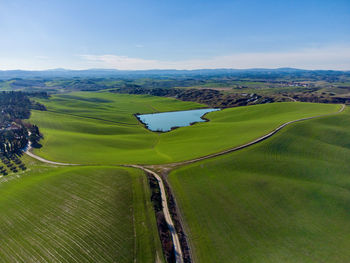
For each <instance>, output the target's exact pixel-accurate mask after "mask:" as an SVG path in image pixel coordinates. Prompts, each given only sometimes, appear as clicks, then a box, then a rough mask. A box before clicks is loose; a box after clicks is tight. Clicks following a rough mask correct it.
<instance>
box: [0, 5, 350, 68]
mask: <svg viewBox="0 0 350 263" xmlns="http://www.w3.org/2000/svg"><path fill="white" fill-rule="evenodd" d="M0 36H1V38H0V69H1V70H8V69H27V70H43V69H54V68H66V69H89V68H109V69H120V70H130V69H132V70H141V69H202V68H237V69H244V68H278V67H295V68H303V69H337V70H350V0H274V1H272V0H239V1H238V0H211V1H208V0H176V1H174V0H147V1H146V0H124V1H120V0H45V1H43V0H29V1H28V0H0Z"/></svg>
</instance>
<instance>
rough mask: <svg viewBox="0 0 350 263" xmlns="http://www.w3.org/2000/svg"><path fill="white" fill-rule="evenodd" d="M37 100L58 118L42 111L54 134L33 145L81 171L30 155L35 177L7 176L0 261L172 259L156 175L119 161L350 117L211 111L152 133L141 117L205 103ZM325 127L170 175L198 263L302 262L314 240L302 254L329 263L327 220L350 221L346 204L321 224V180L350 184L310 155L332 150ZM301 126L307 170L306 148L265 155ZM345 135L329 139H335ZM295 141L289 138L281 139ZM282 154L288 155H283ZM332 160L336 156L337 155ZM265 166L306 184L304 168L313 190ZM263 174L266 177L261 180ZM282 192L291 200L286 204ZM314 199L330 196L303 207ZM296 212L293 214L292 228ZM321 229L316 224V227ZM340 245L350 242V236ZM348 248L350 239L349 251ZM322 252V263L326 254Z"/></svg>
mask: <svg viewBox="0 0 350 263" xmlns="http://www.w3.org/2000/svg"><path fill="white" fill-rule="evenodd" d="M35 100H36V101H37V102H39V103H41V104H43V105H45V107H46V108H47V111H39V110H32V115H31V118H30V119H29V121H30V122H31V123H32V124H35V125H38V127H39V128H40V132H41V133H42V134H43V139H42V140H41V141H40V144H42V147H41V148H35V149H33V151H34V153H35V154H37V155H39V156H41V157H43V158H45V159H48V160H52V161H55V162H63V163H70V164H80V165H79V166H65V167H56V166H53V165H48V164H41V163H38V162H36V161H35V160H32V159H31V158H29V157H28V156H25V157H23V158H22V161H21V162H23V165H25V167H26V169H25V170H24V171H21V172H19V173H18V174H11V173H10V174H9V175H6V176H4V177H1V178H0V191H1V196H0V210H1V211H2V212H3V213H1V215H0V227H1V230H0V231H1V232H0V235H1V236H2V237H3V238H2V239H1V241H0V245H1V247H2V250H1V251H0V257H1V258H3V259H4V261H5V262H13V261H24V260H25V261H26V262H48V261H49V262H51V261H53V262H60V261H67V262H115V261H117V262H132V261H136V262H155V261H157V260H159V261H160V262H162V261H164V257H163V252H162V248H161V245H160V240H159V234H158V232H157V224H156V218H155V213H154V208H153V207H152V204H151V200H150V196H151V193H150V189H149V185H148V181H147V177H146V176H145V174H144V173H143V172H142V171H141V170H137V169H133V168H126V167H121V166H117V165H120V164H169V163H173V162H180V161H184V160H191V159H194V158H197V157H201V156H205V155H209V154H212V153H217V152H220V151H223V150H227V149H230V148H232V147H236V146H239V145H242V144H245V143H247V142H250V141H252V140H254V139H256V138H259V137H260V136H262V135H264V134H267V133H269V132H270V131H272V130H274V129H275V128H276V127H278V126H280V125H281V124H283V123H286V122H288V121H292V120H297V119H300V118H306V117H312V116H319V115H326V114H332V116H330V117H323V118H322V119H319V120H317V121H324V120H333V119H337V118H345V117H344V116H349V115H350V114H349V112H346V114H340V115H334V113H337V112H338V111H339V110H340V109H341V106H340V105H333V104H315V103H300V102H285V103H272V104H263V105H252V106H246V107H237V108H228V109H224V110H221V111H216V112H211V113H209V114H207V115H206V118H207V119H209V120H210V121H209V122H203V123H197V124H195V125H192V126H189V127H182V128H178V129H175V130H172V131H171V132H167V133H157V132H151V131H149V130H147V129H146V128H145V127H144V125H143V124H141V123H140V122H139V121H138V120H137V119H136V117H135V116H134V114H137V113H154V112H164V111H175V110H188V109H198V108H203V107H205V105H203V104H199V103H195V102H184V101H179V100H176V99H173V98H162V97H154V96H149V95H129V94H115V93H110V92H76V93H68V94H59V95H58V94H57V95H52V96H51V97H50V98H36V99H35ZM345 119H346V118H345ZM317 121H308V122H305V123H302V124H298V125H293V126H292V127H290V128H288V129H286V130H282V133H279V134H278V135H277V136H276V137H275V136H274V137H273V138H272V139H271V140H268V141H266V142H263V143H262V144H259V145H255V146H253V147H252V148H249V149H247V150H243V151H242V152H237V153H234V154H229V155H225V156H223V157H220V158H214V159H210V160H207V161H204V162H201V163H198V164H192V165H189V166H185V167H182V168H180V169H178V170H175V171H174V172H173V173H171V175H170V186H171V187H173V189H174V192H175V197H176V199H177V200H178V202H179V204H180V209H181V211H182V213H183V215H184V219H185V220H184V223H185V229H186V234H188V238H189V242H190V244H191V248H192V249H193V255H194V259H197V260H198V261H199V262H215V260H217V262H227V261H234V260H237V261H239V262H251V261H252V260H256V258H259V259H260V258H262V259H264V260H265V261H266V262H271V261H272V262H273V261H276V262H277V261H281V260H282V261H287V260H288V259H289V258H291V257H294V256H295V255H294V254H295V253H296V252H295V251H298V249H299V248H300V247H301V246H302V244H304V243H303V242H306V243H307V244H309V242H313V243H312V244H313V246H312V247H310V248H308V247H306V246H305V247H304V249H305V252H303V253H309V250H308V249H311V248H312V249H314V248H315V249H316V251H319V250H322V251H323V252H322V253H324V254H326V255H328V254H327V253H328V252H327V251H329V250H330V249H331V248H323V247H322V246H321V245H320V244H319V243H317V242H316V241H317V240H318V239H320V240H325V239H326V238H328V236H326V234H324V235H323V236H322V235H321V234H320V232H322V231H325V224H326V221H327V222H332V221H333V220H336V219H337V220H340V221H339V222H337V223H339V225H340V224H343V226H345V228H346V227H347V225H346V220H347V219H348V218H343V217H341V216H339V214H336V213H338V212H339V211H340V212H341V211H342V210H341V209H344V208H343V207H341V205H338V206H333V207H331V208H330V211H327V212H329V213H330V215H333V216H334V218H332V217H328V218H326V219H324V220H325V221H322V220H321V219H322V218H324V217H320V218H321V219H319V221H317V220H316V219H315V217H316V215H317V216H322V213H326V212H325V211H323V210H322V211H319V210H317V208H319V207H320V206H321V205H322V204H323V203H324V199H325V197H324V196H323V195H324V194H325V193H324V192H322V191H323V188H322V189H321V190H320V189H318V188H317V185H318V184H319V182H317V183H315V182H312V180H321V182H322V183H325V182H323V181H322V180H323V179H324V180H326V182H332V183H337V182H338V181H337V180H339V183H344V184H346V180H345V179H344V178H341V177H340V176H337V177H336V179H337V180H333V179H331V178H330V176H329V175H328V174H322V172H324V171H330V169H333V167H330V168H329V167H328V166H327V167H326V166H325V167H326V168H325V167H323V166H322V165H328V164H324V162H322V159H320V158H319V159H316V157H313V158H311V157H310V156H309V155H311V154H315V152H317V154H322V152H323V151H326V150H327V151H328V148H322V147H319V149H317V150H316V151H313V150H312V149H313V148H312V147H315V145H314V144H315V143H314V141H312V139H314V137H313V135H312V133H311V135H310V134H306V135H305V134H304V133H305V132H307V131H310V132H312V131H317V129H325V128H327V129H330V127H329V126H330V125H328V126H327V127H324V126H325V125H321V124H320V125H319V126H320V127H319V128H317V127H318V126H317V125H316V126H317V127H316V126H315V127H311V128H307V127H308V126H307V125H311V124H314V123H316V124H317V123H318V122H317ZM337 122H339V120H338V121H336V122H335V123H337ZM341 122H344V123H345V122H346V120H341ZM333 124H334V123H333ZM349 125H350V124H349ZM297 127H304V130H303V129H302V130H300V128H299V130H298V129H297V131H299V132H297V133H296V134H297V135H298V136H299V137H300V138H299V137H298V138H297V139H295V141H296V142H302V138H304V137H305V138H304V140H305V142H302V143H303V145H302V146H300V147H302V148H303V147H304V146H306V147H307V148H306V149H304V148H303V149H304V151H307V150H309V152H307V154H306V157H308V158H310V160H309V159H307V160H306V161H305V160H304V161H305V162H306V164H304V163H298V162H301V160H302V158H301V156H302V155H301V154H300V153H299V152H297V151H298V149H297V148H293V147H296V146H297V145H298V144H297V145H295V142H294V143H292V142H291V143H290V144H288V145H287V146H289V147H292V148H291V149H292V150H294V151H296V152H295V153H294V155H293V151H292V150H291V149H288V147H287V146H286V145H283V144H282V146H281V141H278V142H276V145H275V146H273V147H272V146H269V147H267V149H274V150H273V151H272V150H268V151H267V150H260V151H258V149H260V148H259V147H266V145H270V144H271V142H273V141H274V140H277V139H278V138H282V137H283V136H287V138H290V137H291V138H294V137H293V136H294V135H293V134H294V133H295V132H294V133H293V131H294V129H296V128H297ZM305 127H306V128H305ZM336 128H340V127H335V128H334V129H336ZM334 129H330V131H328V130H326V131H325V132H321V131H320V132H321V134H324V136H326V135H327V136H331V137H332V139H334V138H335V136H333V135H332V131H333V130H334ZM300 134H301V135H300ZM297 135H295V136H297ZM302 135H303V136H304V137H303V136H302ZM288 136H289V137H288ZM338 137H339V138H342V137H341V136H338ZM289 140H290V139H289ZM285 141H287V142H288V139H283V140H282V142H285ZM268 143H270V144H268ZM260 145H261V146H260ZM316 145H317V144H316ZM327 147H328V146H327ZM264 149H265V148H264ZM283 149H285V151H281V150H283ZM330 150H332V148H331V149H330ZM333 150H334V149H333ZM270 151H272V152H271V153H270ZM334 151H335V150H334ZM334 153H335V152H334ZM324 155H325V156H326V157H327V154H326V153H324ZM344 155H345V154H344ZM240 156H242V157H240ZM271 156H272V157H273V158H277V159H278V160H279V161H278V162H277V165H275V162H274V160H273V161H271V160H270V159H269V158H271ZM326 157H324V158H326ZM342 158H344V156H343V155H341V156H340V157H339V158H338V157H337V161H341V160H342ZM305 159H306V158H305ZM232 160H234V161H233V162H234V169H233V168H232ZM281 160H283V162H282V161H281ZM312 161H314V162H315V163H312ZM347 161H348V160H343V163H342V164H339V165H338V164H335V166H336V167H338V168H337V169H339V173H340V170H342V171H343V172H344V173H345V172H346V171H347V170H346V169H347V165H345V163H347ZM318 162H320V163H321V164H320V165H319V163H318ZM260 164H263V166H262V167H260ZM264 169H266V171H268V172H274V173H276V174H278V173H279V172H280V171H282V170H283V171H284V172H285V176H287V175H288V174H290V176H293V175H294V176H295V174H299V170H298V169H301V171H303V172H304V173H305V175H308V176H309V177H310V178H309V177H307V178H308V180H309V181H310V182H309V181H308V182H307V184H306V185H304V182H303V184H302V183H299V181H298V180H296V179H295V178H293V180H292V182H289V181H288V180H291V179H290V178H287V179H286V178H282V176H276V175H275V174H273V175H270V174H269V175H268V176H267V175H265V174H266V173H267V172H266V173H264ZM312 169H319V170H320V171H318V170H317V171H314V170H312ZM233 171H234V172H233ZM316 172H320V177H317V178H316V177H312V174H315V173H316ZM232 173H234V174H233V175H232ZM262 174H263V175H265V177H266V178H264V179H261V175H262ZM246 180H248V181H246ZM259 180H263V181H262V182H260V181H259ZM327 180H328V181H327ZM256 181H257V182H256ZM237 185H238V186H239V187H238V188H236V187H237ZM261 185H262V186H261ZM291 186H293V188H291ZM251 187H252V188H253V189H252V190H251V189H250V188H251ZM261 187H262V188H261ZM308 187H311V188H310V189H311V190H310V189H309V188H308ZM339 187H342V186H339ZM271 189H273V190H274V191H276V192H273V193H272V195H271V194H270V193H269V190H271ZM276 189H277V190H276ZM327 189H328V188H327ZM152 191H153V190H152ZM254 191H255V192H254ZM308 191H309V192H308ZM310 191H311V192H310ZM329 191H330V190H327V191H326V193H327V194H329V193H328V192H329ZM247 193H249V194H248V195H247ZM282 193H283V194H285V195H286V196H284V197H283V198H282V197H281V198H280V196H282ZM294 194H296V196H295V197H294ZM337 194H341V192H338V193H337ZM342 194H343V195H344V193H342ZM345 194H346V193H345ZM310 195H311V196H312V195H317V197H319V196H320V197H319V198H316V199H317V200H315V201H314V202H311V201H310V204H308V206H307V207H302V205H301V204H304V202H306V201H307V200H306V199H307V196H310ZM236 198H237V199H239V200H241V202H239V204H237V203H236V202H235V200H236ZM279 198H280V199H279ZM293 198H294V199H293ZM345 198H346V197H345ZM332 200H333V199H332ZM332 200H330V201H329V202H336V203H337V204H338V203H341V202H340V201H339V200H338V199H337V196H335V197H334V201H332ZM344 200H345V201H346V199H344ZM345 201H344V202H345ZM317 202H318V203H317ZM265 203H266V204H265ZM254 205H255V206H254ZM325 205H327V203H325ZM298 206H299V207H298ZM293 208H294V209H295V210H293ZM263 210H264V211H266V212H265V214H264V216H261V217H259V216H258V214H259V213H263ZM300 210H301V211H300ZM309 211H316V212H317V213H318V214H316V215H313V214H311V213H308V212H309ZM289 212H290V213H292V215H294V218H291V219H290V220H289V221H288V220H287V219H288V216H290V215H289V214H288V213H289ZM340 212H339V213H340ZM240 213H241V214H240ZM275 215H277V216H278V218H277V219H276V218H274V216H275ZM199 219H200V220H199ZM202 219H203V220H202ZM198 220H199V221H198ZM221 220H223V221H221ZM269 220H272V221H271V222H270V221H269ZM274 220H275V221H274ZM279 220H281V221H279ZM298 220H299V221H298ZM310 221H312V222H316V224H317V225H316V226H315V227H314V226H313V225H312V224H311V223H310ZM157 222H158V218H157ZM201 224H202V225H201ZM240 224H241V225H240ZM158 226H159V222H158ZM298 226H300V227H301V228H302V229H298V228H297V227H298ZM336 226H337V225H336V224H334V231H339V229H338V228H336ZM244 227H247V229H244ZM263 227H266V228H267V229H268V230H266V229H264V228H263ZM276 228H277V230H276ZM260 229H261V231H263V234H262V233H261V232H259V230H260ZM315 229H316V230H315ZM266 231H267V232H268V234H266ZM278 231H281V232H280V233H279V232H278ZM298 231H299V232H298ZM303 231H304V232H303ZM312 231H316V232H315V233H314V232H312ZM187 232H188V233H187ZM309 232H312V233H311V234H310V233H309ZM305 233H306V234H307V235H306V236H305V235H304V234H305ZM322 233H323V232H322ZM344 233H346V232H344ZM278 234H280V235H278ZM292 234H293V235H292ZM288 235H291V236H288ZM285 236H287V240H286V239H285ZM276 237H279V238H278V239H275V238H276ZM240 238H241V239H240ZM307 238H310V240H308V239H307ZM337 238H341V235H338V236H337ZM245 239H247V240H248V241H247V240H245ZM300 239H302V240H300ZM253 240H254V241H253ZM162 241H164V240H163V239H162ZM335 241H336V240H335ZM340 241H344V242H345V241H346V239H345V237H344V238H343V239H342V240H340ZM166 242H167V241H166ZM166 242H165V243H163V244H167V243H166ZM254 242H255V243H254ZM319 242H321V241H319ZM276 244H283V249H284V250H283V251H280V250H278V249H277V248H276V246H277V245H276ZM291 244H293V245H291ZM310 244H311V243H310ZM267 245H268V246H267ZM249 246H253V247H254V249H255V250H254V249H252V248H251V247H249ZM263 246H267V248H264V249H268V250H264V249H263V248H262V247H263ZM215 247H220V250H217V249H213V248H215ZM163 248H164V247H163ZM347 248H348V247H347V246H346V244H345V243H344V248H343V249H344V251H345V249H347ZM317 249H319V250H317ZM339 249H340V248H339ZM235 250H237V251H235ZM231 251H234V253H231ZM265 251H269V253H270V254H269V255H270V256H266V255H265V254H264V253H265ZM259 253H260V254H259ZM293 253H294V254H293ZM322 253H321V254H317V255H316V256H315V257H316V258H317V259H319V258H321V257H322V256H323V255H324V254H322ZM263 254H264V255H263ZM343 255H344V258H345V257H346V255H347V254H346V253H345V252H344V253H343ZM264 257H265V258H264ZM300 257H302V255H300ZM341 259H343V258H341Z"/></svg>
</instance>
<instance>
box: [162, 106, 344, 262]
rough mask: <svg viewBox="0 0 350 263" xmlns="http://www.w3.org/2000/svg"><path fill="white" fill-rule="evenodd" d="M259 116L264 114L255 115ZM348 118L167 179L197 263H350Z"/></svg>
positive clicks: (297, 128) (304, 127) (291, 132)
mask: <svg viewBox="0 0 350 263" xmlns="http://www.w3.org/2000/svg"><path fill="white" fill-rule="evenodd" d="M261 114H263V113H261ZM349 175H350V110H349V108H347V109H346V110H345V112H343V113H341V114H338V115H334V116H329V117H323V118H319V119H314V120H308V121H305V122H301V123H295V124H293V125H291V126H289V127H287V128H285V129H283V130H282V131H281V132H279V133H278V134H276V135H275V136H273V137H271V138H269V139H268V140H266V141H264V142H261V143H259V144H256V145H254V146H251V147H249V148H246V149H244V150H241V151H238V152H234V153H231V154H228V155H225V156H220V157H217V158H214V159H210V160H206V161H201V162H198V163H195V164H191V165H189V166H185V167H181V168H179V169H178V170H175V171H173V172H172V173H171V174H170V175H169V180H170V184H171V186H172V187H173V191H174V193H175V197H176V199H177V201H178V205H179V207H180V210H181V211H182V215H183V219H184V222H185V225H186V231H187V234H188V235H189V237H190V242H191V245H192V247H193V253H194V257H195V259H197V261H198V262H269V263H271V262H276V263H277V262H278V263H279V262H315V263H316V262H317V263H318V262H350V239H349V237H350V176H349Z"/></svg>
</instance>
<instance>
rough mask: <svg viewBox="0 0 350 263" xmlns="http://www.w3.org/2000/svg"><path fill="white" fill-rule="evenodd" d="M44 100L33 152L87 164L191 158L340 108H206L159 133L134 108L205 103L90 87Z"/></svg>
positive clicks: (165, 108)
mask: <svg viewBox="0 0 350 263" xmlns="http://www.w3.org/2000/svg"><path fill="white" fill-rule="evenodd" d="M41 102H42V103H44V104H45V105H46V106H47V108H48V110H49V111H47V112H42V111H34V112H33V114H32V117H31V120H30V121H31V122H32V123H35V124H37V125H38V126H39V127H40V129H41V131H42V132H43V134H44V140H43V141H42V144H43V146H44V147H42V148H41V149H38V150H35V153H36V154H38V155H40V156H42V157H44V158H46V159H49V160H54V161H59V162H71V163H83V164H101V163H103V164H116V163H117V164H125V163H139V164H155V163H171V162H177V161H183V160H188V159H193V158H196V157H200V156H203V155H207V154H210V153H215V152H219V151H222V150H225V149H228V148H231V147H234V146H237V145H241V144H244V143H247V142H249V141H252V140H253V139H255V138H258V137H260V136H261V135H263V134H266V133H268V132H269V131H271V130H273V129H274V128H276V127H277V126H279V125H281V124H282V123H285V122H287V121H291V120H295V119H299V118H303V117H310V116H315V115H320V114H327V113H332V112H336V111H337V110H338V109H339V108H340V106H339V105H330V104H312V103H274V104H264V105H256V106H248V107H239V108H230V109H225V110H222V111H219V112H212V113H210V114H208V115H207V118H209V119H210V122H206V123H197V124H195V125H193V126H191V127H183V128H179V129H176V130H173V131H171V132H168V133H161V134H160V133H154V132H151V131H149V130H147V129H146V128H144V127H143V125H141V124H140V123H139V122H138V121H137V119H136V118H135V117H134V116H133V114H135V113H151V112H156V111H172V110H187V109H193V108H199V107H203V106H204V105H201V104H197V103H193V102H182V101H178V100H175V99H170V98H160V97H152V96H145V95H140V96H138V95H124V94H112V93H88V92H85V93H71V94H65V95H55V96H53V97H52V98H51V99H49V100H41ZM189 149H190V150H189Z"/></svg>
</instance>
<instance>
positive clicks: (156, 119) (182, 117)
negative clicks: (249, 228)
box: [136, 109, 220, 132]
mask: <svg viewBox="0 0 350 263" xmlns="http://www.w3.org/2000/svg"><path fill="white" fill-rule="evenodd" d="M218 110H220V109H199V110H187V111H173V112H161V113H152V114H140V115H136V116H137V118H138V119H139V120H140V121H141V122H142V123H144V124H145V125H146V126H147V128H148V129H149V130H151V131H162V132H166V131H170V130H171V128H174V127H184V126H189V125H191V123H193V122H203V121H205V120H204V119H202V118H201V117H202V116H203V115H204V114H206V113H208V112H212V111H218Z"/></svg>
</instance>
